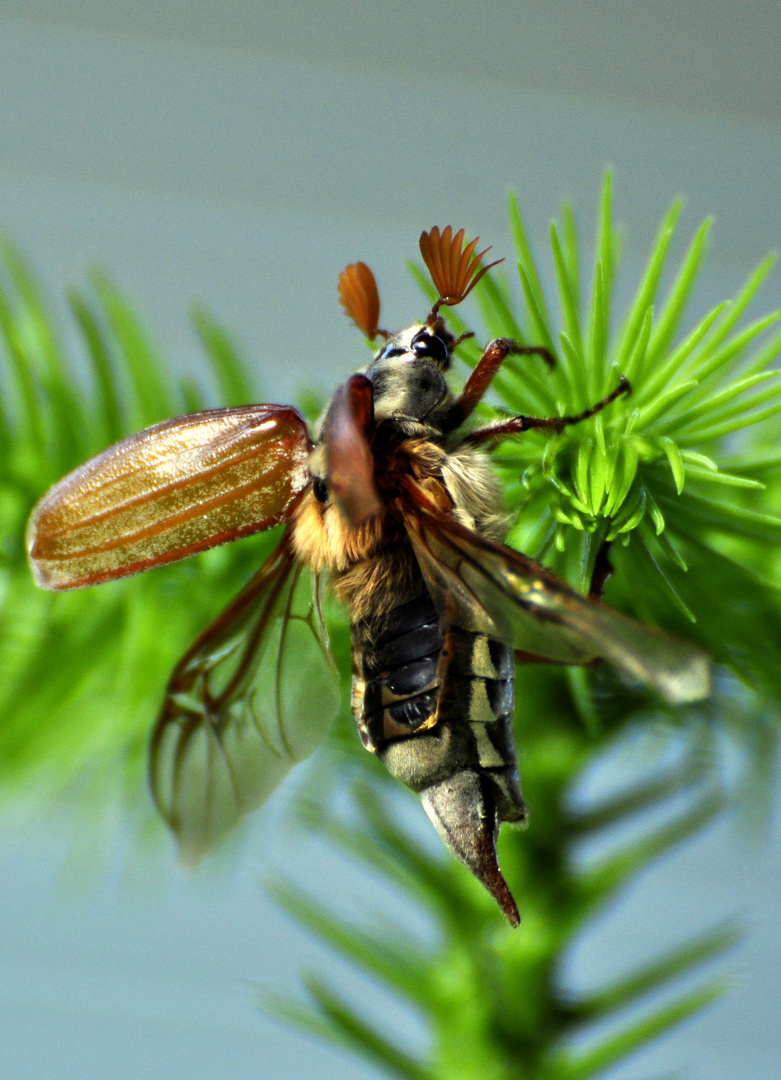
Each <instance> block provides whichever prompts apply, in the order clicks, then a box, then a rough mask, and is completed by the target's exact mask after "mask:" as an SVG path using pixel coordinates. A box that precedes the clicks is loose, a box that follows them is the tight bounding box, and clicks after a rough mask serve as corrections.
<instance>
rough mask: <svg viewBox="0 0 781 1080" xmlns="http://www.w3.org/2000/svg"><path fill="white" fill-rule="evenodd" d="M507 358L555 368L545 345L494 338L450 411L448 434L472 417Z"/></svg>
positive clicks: (551, 356) (554, 362)
mask: <svg viewBox="0 0 781 1080" xmlns="http://www.w3.org/2000/svg"><path fill="white" fill-rule="evenodd" d="M459 340H461V339H459ZM508 356H541V357H542V358H543V360H544V361H545V363H546V364H547V365H548V367H551V368H552V367H554V366H555V364H556V361H555V359H554V358H553V355H552V353H551V352H550V350H549V349H546V348H545V347H544V346H542V345H519V344H518V342H517V341H513V340H512V338H495V339H494V340H493V341H491V342H489V343H488V345H487V346H486V350H485V352H484V353H483V355H482V356H481V357H480V359H479V361H478V363H477V367H476V368H475V369H474V371H473V372H472V374H471V375H470V376H469V378H468V379H467V381H466V386H465V387H464V389H463V391H462V393H461V397H460V398H459V399H458V401H457V402H456V403H455V405H453V407H452V409H451V410H450V413H449V414H448V418H447V430H448V431H454V430H455V429H456V428H457V427H460V426H461V424H463V422H464V421H465V420H466V419H467V417H469V416H471V415H472V413H473V412H474V410H475V407H476V405H477V404H478V403H479V402H480V401H482V399H483V396H484V395H485V393H486V391H487V390H488V387H489V386H490V385H491V382H492V381H493V378H494V376H495V375H496V373H497V371H498V370H499V368H500V367H501V366H502V364H503V363H504V361H505V360H506V358H507V357H508Z"/></svg>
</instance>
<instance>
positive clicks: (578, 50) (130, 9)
mask: <svg viewBox="0 0 781 1080" xmlns="http://www.w3.org/2000/svg"><path fill="white" fill-rule="evenodd" d="M779 55H781V4H779V3H778V2H771V0H765V2H752V0H742V2H740V3H737V2H735V0H709V2H705V0H689V2H687V3H685V4H681V3H677V2H672V0H660V2H649V3H645V4H637V3H617V2H614V3H609V2H604V0H600V2H595V0H592V2H590V3H588V4H582V3H574V2H572V0H570V2H567V3H556V2H547V3H546V2H544V0H534V2H528V0H514V2H509V0H505V2H496V3H490V2H489V3H485V4H466V3H463V2H457V0H451V2H446V3H436V4H435V3H432V2H431V0H416V2H412V0H407V2H404V3H401V2H393V0H391V2H390V3H386V4H383V5H380V4H376V5H368V4H367V5H360V4H358V5H355V4H354V5H346V4H340V3H336V2H335V0H314V2H310V3H296V2H294V0H291V2H289V3H287V4H284V5H276V6H273V5H265V4H258V3H257V0H221V2H220V3H217V2H216V0H157V2H156V3H150V2H147V0H139V2H134V3H132V4H128V3H127V2H126V0H125V2H120V0H58V3H57V4H51V3H48V2H46V0H4V3H3V4H2V8H0V103H2V105H1V107H0V228H2V229H3V230H4V231H6V232H7V233H10V234H11V236H12V237H14V239H15V240H16V241H17V242H18V243H19V245H20V246H21V247H22V249H23V250H24V251H25V252H26V253H27V254H28V255H29V256H30V257H31V258H32V260H33V262H34V264H35V266H36V268H37V270H38V272H39V274H40V276H41V277H42V279H43V281H44V282H45V284H46V286H47V288H48V290H49V292H50V294H51V296H52V299H53V300H55V301H56V300H57V299H58V298H59V297H61V296H62V295H63V293H64V289H65V286H66V285H67V284H70V283H74V282H76V283H78V282H80V281H82V280H83V278H84V275H85V271H86V269H87V268H88V267H89V266H90V265H94V264H96V263H97V264H99V265H101V266H103V267H105V268H106V269H108V270H109V272H110V273H111V274H112V275H113V276H114V277H115V278H116V280H117V281H118V283H119V284H120V285H121V286H122V287H123V288H124V289H125V290H126V291H127V292H128V293H129V294H130V296H131V298H132V300H133V301H134V303H135V304H136V306H137V308H138V309H139V310H140V312H141V313H142V314H144V315H145V316H146V317H147V319H148V321H149V322H151V324H152V327H153V331H154V334H155V336H156V338H157V340H158V341H159V343H160V345H161V346H162V348H163V349H164V350H165V351H166V352H167V353H168V354H170V355H172V356H173V357H174V358H175V360H176V363H177V364H178V365H179V366H180V367H181V368H182V369H187V368H192V367H197V365H198V364H199V362H200V361H199V357H198V350H197V346H196V342H195V337H194V334H193V333H192V331H191V329H190V328H189V325H188V319H187V308H188V306H189V305H190V304H191V303H192V302H194V301H203V302H205V303H207V304H208V305H209V306H210V308H211V309H212V310H213V311H214V312H215V313H216V314H217V315H218V316H219V317H220V318H221V319H222V320H223V321H224V322H225V323H226V324H227V325H228V326H229V327H230V328H231V329H232V330H233V331H234V332H235V334H236V336H237V337H238V339H239V340H240V342H241V343H242V344H243V346H244V348H245V350H246V352H247V353H248V354H249V355H250V356H251V357H252V358H253V361H254V362H255V363H256V364H257V365H258V370H259V371H260V373H261V374H262V379H263V384H264V386H265V388H266V392H267V397H268V399H269V400H272V401H286V400H289V399H290V398H291V396H292V395H293V394H294V392H295V390H296V389H297V388H298V387H301V386H305V385H308V384H312V383H314V384H316V385H317V386H319V387H320V388H321V389H323V390H328V389H329V388H330V387H332V386H333V385H334V383H335V382H336V381H338V380H339V379H340V378H342V377H343V376H344V375H345V374H347V373H348V372H350V371H351V370H352V369H353V368H354V367H355V366H356V364H357V363H359V362H362V361H363V359H364V354H363V352H362V350H361V346H360V342H359V341H358V340H357V335H356V334H355V332H354V331H352V330H351V329H350V327H349V325H348V324H347V322H346V320H345V319H344V317H343V316H342V315H341V313H340V311H339V310H338V307H337V304H336V296H335V284H336V277H337V274H338V272H339V270H340V269H341V268H342V267H343V266H344V265H345V264H346V263H347V262H350V261H354V260H355V259H359V258H360V259H364V260H365V261H367V262H368V263H369V264H370V265H371V266H372V267H373V269H374V270H375V272H376V274H377V277H378V279H379V281H380V286H381V291H382V295H383V300H384V305H385V312H386V315H385V319H386V321H387V322H388V323H389V324H390V325H396V324H400V323H404V322H406V321H409V320H410V319H411V318H413V317H417V316H418V315H419V314H421V312H420V301H419V298H418V293H417V289H416V287H415V286H414V285H413V284H412V282H411V281H410V279H409V276H408V274H407V272H406V270H405V269H404V260H405V259H406V258H408V257H411V256H414V254H415V251H416V238H417V236H418V234H419V232H420V230H421V229H422V228H429V227H430V226H432V225H434V224H439V225H444V224H447V223H449V222H452V224H453V225H454V226H460V225H463V226H465V227H466V229H467V231H468V232H472V233H479V234H480V236H481V237H482V238H483V240H484V241H485V242H486V243H492V244H493V245H494V249H495V251H496V253H497V255H501V254H504V253H506V252H508V251H509V243H508V227H507V214H506V205H507V193H508V191H509V190H510V189H514V190H516V191H517V192H518V193H519V195H520V197H521V200H522V206H523V208H524V212H525V217H526V220H527V222H528V224H529V227H530V231H531V233H532V235H533V237H534V239H535V241H536V243H537V245H538V248H539V250H540V252H541V253H543V252H544V251H545V247H546V243H547V223H548V221H549V219H550V217H551V216H552V215H553V214H554V213H557V212H558V208H559V204H560V201H561V199H562V197H567V198H569V199H571V200H572V201H573V203H574V205H575V208H576V211H577V212H578V214H579V219H580V221H581V225H582V233H583V237H584V239H585V240H586V246H588V237H589V236H590V235H591V234H592V231H593V218H594V210H595V200H596V196H597V193H598V190H599V186H600V183H601V180H602V176H603V172H604V169H605V166H606V165H608V164H610V165H612V166H613V167H614V170H615V192H616V197H615V201H616V210H617V215H618V217H619V218H620V220H621V221H622V223H623V225H624V227H625V233H626V243H625V250H626V252H627V256H626V259H625V264H624V278H623V280H624V282H625V287H626V290H627V291H629V289H630V288H631V285H632V282H633V280H634V276H633V270H636V268H637V267H638V266H639V265H640V263H641V262H642V259H643V257H644V255H645V253H646V252H647V250H648V247H649V245H650V242H651V238H652V236H653V232H654V229H655V227H656V225H657V224H658V222H659V219H660V217H661V215H662V213H663V211H664V209H665V208H666V206H667V205H668V203H669V202H670V200H671V198H672V197H674V196H676V195H683V196H685V198H686V210H685V214H684V216H683V219H682V224H681V233H682V236H684V237H686V236H688V235H690V234H691V232H693V230H694V229H695V228H696V226H697V224H698V223H699V221H700V220H701V218H702V217H704V216H705V215H708V214H713V215H714V216H715V218H716V229H715V234H714V242H713V245H712V249H711V254H710V258H709V263H708V268H707V270H706V272H705V273H704V275H703V282H702V286H701V288H700V290H699V293H698V301H699V302H701V310H704V309H705V307H706V305H710V304H711V303H712V302H714V301H716V300H720V299H722V298H723V297H724V296H726V295H728V294H729V292H730V291H731V290H733V289H734V288H735V287H736V286H737V285H738V283H739V282H740V281H741V280H742V279H743V278H744V277H745V275H746V274H747V272H748V271H749V270H750V268H751V267H752V265H753V264H754V263H756V262H757V261H758V260H759V259H760V258H761V257H762V255H764V254H765V253H766V251H767V250H768V248H771V247H773V246H777V245H778V244H779V242H780V240H781V199H780V198H779V196H780V195H781V191H780V188H781V65H779V63H778V57H779ZM681 243H682V242H681ZM679 250H680V249H679ZM779 302H781V287H780V283H779V276H778V275H776V276H775V278H773V279H772V280H771V283H770V285H769V287H768V288H767V289H766V290H765V292H764V294H763V303H762V310H763V311H764V310H769V309H770V308H772V307H774V306H778V305H779ZM9 828H11V827H10V826H9ZM11 831H12V829H11ZM9 835H10V834H9ZM60 841H62V843H64V842H65V841H64V838H62V837H60V836H59V835H58V834H57V833H56V832H54V834H53V835H52V829H51V827H49V826H47V827H46V828H45V829H44V828H42V830H41V834H40V837H39V839H38V840H37V841H33V842H31V843H30V845H29V846H27V847H26V848H25V850H24V853H23V854H19V855H17V856H11V857H9V860H8V861H7V862H6V863H5V864H4V865H3V867H2V884H1V885H0V890H1V893H0V895H1V896H2V900H1V901H0V1074H2V1075H3V1076H8V1077H13V1078H14V1080H42V1078H48V1077H52V1078H56V1080H71V1078H73V1080H76V1078H79V1080H84V1078H88V1077H95V1078H101V1080H102V1078H104V1077H112V1080H114V1078H116V1080H125V1078H127V1080H131V1078H132V1080H137V1078H138V1077H141V1076H143V1077H144V1080H155V1078H156V1077H158V1076H159V1077H161V1078H162V1077H166V1078H167V1080H169V1078H176V1077H179V1076H181V1077H185V1076H186V1077H187V1078H188V1080H202V1078H203V1080H207V1078H208V1080H219V1078H222V1077H225V1078H226V1080H227V1078H228V1077H230V1080H244V1078H245V1077H246V1078H247V1080H249V1078H250V1077H253V1078H255V1077H257V1076H264V1077H266V1076H269V1077H271V1076H273V1077H277V1076H278V1077H284V1078H285V1080H297V1078H299V1077H300V1078H309V1077H315V1076H317V1077H321V1076H323V1075H333V1074H338V1075H339V1076H340V1077H342V1078H344V1080H349V1078H350V1077H353V1076H355V1077H358V1076H367V1075H371V1072H370V1070H367V1069H366V1068H365V1067H364V1066H363V1065H361V1064H359V1063H356V1062H354V1061H352V1059H349V1058H346V1057H343V1056H341V1055H338V1054H337V1053H336V1052H332V1051H329V1050H326V1049H323V1048H321V1047H320V1046H318V1045H316V1044H313V1043H309V1042H307V1041H305V1040H302V1039H300V1038H299V1037H298V1036H296V1035H294V1034H291V1033H289V1032H285V1031H283V1030H281V1029H277V1028H275V1027H274V1026H273V1025H271V1024H270V1023H268V1022H267V1021H265V1020H263V1019H262V1018H260V1017H259V1016H258V1015H257V1014H256V1012H255V1011H254V1008H253V1005H252V1000H251V998H252V995H251V988H250V983H252V982H255V981H262V980H266V981H272V982H273V981H275V980H278V979H282V980H283V981H284V980H287V982H286V983H285V985H286V986H287V987H288V988H289V989H291V990H292V989H293V988H294V987H295V981H296V980H295V972H296V970H297V968H298V966H299V963H300V962H306V960H307V957H308V955H309V953H310V950H311V945H310V943H309V942H308V941H307V939H306V938H304V937H303V936H302V935H300V934H298V933H297V931H295V929H294V928H292V927H291V926H290V925H289V923H288V922H287V921H286V920H285V919H283V918H282V917H281V916H279V915H278V914H276V913H275V912H274V909H273V908H272V907H271V905H270V904H269V903H268V902H267V901H266V900H265V898H264V897H263V894H262V892H261V890H260V888H259V887H258V884H257V878H258V876H259V873H260V871H261V870H262V867H261V866H259V865H258V860H257V857H255V858H254V859H253V856H252V854H251V852H250V854H248V856H247V858H246V859H245V860H238V861H237V862H236V863H235V865H234V864H232V865H233V869H230V870H225V871H223V873H222V876H221V877H220V878H219V880H218V881H210V879H209V872H208V871H206V876H205V878H197V879H193V878H186V877H182V876H181V875H180V873H179V871H178V870H177V869H176V867H175V866H174V865H173V858H171V860H170V863H165V864H164V865H159V864H158V865H156V866H155V867H154V868H151V869H150V871H149V872H150V874H154V875H156V878H157V884H156V886H155V887H154V889H152V890H151V891H152V893H153V895H152V896H149V895H146V896H145V899H144V900H143V901H141V900H140V899H139V897H138V895H136V893H134V891H133V890H132V889H131V890H128V889H123V888H121V887H119V886H118V885H115V884H113V883H112V882H113V879H111V878H110V879H109V883H108V885H107V886H106V888H105V889H101V890H99V894H98V895H96V896H95V897H93V898H87V897H83V898H82V899H81V900H79V901H78V902H75V903H70V906H68V904H64V903H63V901H62V898H61V897H59V896H58V894H57V890H56V888H55V887H54V879H55V876H56V875H55V866H56V864H57V863H58V856H57V853H58V852H59V850H60ZM8 843H9V844H11V840H10V839H9V841H8ZM743 843H744V841H741V840H740V839H739V838H738V839H736V838H735V837H734V836H733V837H732V838H731V839H730V836H729V835H727V834H725V831H724V830H723V829H722V830H718V831H714V832H713V833H711V834H710V835H709V836H707V837H705V838H703V839H702V840H701V841H698V842H697V843H696V844H694V845H692V846H691V847H690V848H689V849H688V850H687V851H686V852H684V853H681V854H680V855H678V856H676V858H675V859H674V860H670V861H669V862H668V863H667V864H665V865H664V866H662V867H660V868H659V869H658V870H655V871H654V873H653V874H651V875H648V876H647V877H646V878H645V879H644V880H643V881H642V882H641V883H640V884H639V885H638V886H636V888H635V889H634V890H633V894H632V896H631V897H630V899H629V902H628V904H627V905H626V907H625V908H622V910H621V911H616V912H615V913H614V914H613V915H612V916H611V921H610V922H609V923H607V922H606V923H605V924H604V925H603V926H602V927H601V928H600V929H599V931H598V932H596V933H595V935H594V937H593V940H592V941H591V942H590V943H587V944H585V945H584V947H583V949H582V950H581V952H580V953H579V955H578V957H577V958H576V960H575V965H576V967H577V968H578V971H579V972H581V969H582V971H583V972H586V973H588V971H594V970H595V969H596V968H597V967H598V965H600V964H602V963H604V962H606V958H607V961H608V962H612V961H611V960H610V958H611V957H613V958H615V957H616V956H618V955H620V954H622V953H624V952H626V950H629V949H632V948H634V947H636V946H637V945H638V942H642V941H645V942H646V943H648V942H649V941H651V940H658V939H659V938H660V937H661V938H663V939H664V940H668V939H669V940H670V941H672V940H675V939H676V934H675V933H673V931H676V932H678V931H679V932H680V933H681V934H682V933H683V932H684V931H685V930H686V929H687V928H694V927H702V926H704V925H708V922H709V920H706V921H703V920H704V914H703V912H704V909H705V908H706V906H707V911H708V914H709V915H713V916H714V917H715V916H717V915H721V914H728V913H730V912H732V911H734V910H736V909H738V908H740V909H742V910H743V911H744V912H747V913H748V915H749V918H750V920H751V921H753V922H755V923H756V928H755V933H754V936H753V937H752V939H751V941H750V943H749V945H748V946H747V947H746V948H745V949H744V950H743V951H742V952H741V953H740V954H739V955H738V959H737V963H738V964H739V965H740V966H741V968H742V970H743V971H744V975H743V977H742V979H741V981H740V983H739V985H738V987H737V989H736V990H735V992H734V993H733V997H732V998H731V1000H730V1001H729V1002H728V1003H726V1004H725V1005H720V1006H718V1007H717V1008H716V1009H714V1010H712V1011H711V1012H710V1013H708V1014H706V1015H704V1016H703V1017H702V1018H700V1019H698V1020H696V1021H695V1022H693V1023H692V1024H690V1025H688V1026H687V1027H686V1028H685V1029H683V1030H682V1031H681V1032H679V1033H676V1034H675V1035H674V1036H673V1037H671V1038H669V1039H667V1040H665V1041H664V1042H663V1043H662V1044H660V1045H659V1046H658V1047H655V1048H654V1049H653V1050H651V1051H649V1052H648V1053H647V1054H645V1055H644V1056H643V1058H642V1060H639V1059H638V1061H637V1062H634V1063H633V1064H632V1066H631V1067H630V1068H629V1069H628V1071H624V1072H622V1071H620V1070H619V1071H618V1072H616V1074H615V1076H616V1078H617V1080H618V1077H622V1078H623V1077H624V1076H626V1077H629V1076H636V1075H640V1074H642V1075H646V1074H649V1075H650V1074H654V1073H661V1072H664V1071H667V1070H672V1069H674V1068H677V1067H678V1066H690V1075H692V1076H693V1077H696V1078H698V1080H706V1078H707V1080H713V1078H719V1077H725V1078H727V1077H728V1078H729V1080H742V1078H744V1077H745V1078H746V1080H765V1078H767V1080H770V1078H771V1077H775V1076H776V1075H777V1062H778V1060H779V1057H781V1035H779V1030H778V1025H777V1023H776V1022H775V1020H774V1018H773V1016H772V1015H771V1014H773V1013H774V1012H775V1009H776V1008H777V1002H778V1000H779V997H780V996H781V995H780V994H779V991H781V986H779V971H781V955H780V954H779V942H778V939H777V936H776V932H775V922H776V921H777V917H778V907H777V900H776V897H777V896H778V894H779V891H780V890H779V887H778V886H779V883H781V877H779V874H780V873H781V867H779V861H778V856H777V854H774V855H773V856H772V857H771V856H769V855H768V854H767V853H766V852H765V853H759V854H756V855H751V854H746V853H745V851H744V852H742V853H741V854H740V855H739V854H738V848H739V847H740V845H741V844H743ZM771 850H772V844H771ZM310 855H311V858H312V859H313V861H314V866H315V867H316V868H317V869H316V873H317V880H318V881H319V882H322V883H325V884H323V885H322V887H323V888H324V889H325V888H326V887H328V888H332V889H333V890H334V892H335V893H338V890H339V888H340V887H342V882H343V877H344V874H343V871H342V869H341V868H340V869H338V870H337V869H335V868H334V867H333V864H332V862H331V861H329V857H328V855H327V854H326V853H325V852H323V851H321V850H320V849H319V848H317V847H316V846H314V847H313V849H312V852H311V853H310ZM300 869H302V868H300ZM140 876H141V877H143V876H144V875H143V874H141V875H140ZM329 883H330V884H329ZM148 891H149V890H147V889H146V887H145V892H148ZM318 955H320V954H319V953H318Z"/></svg>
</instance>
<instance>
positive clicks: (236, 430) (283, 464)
mask: <svg viewBox="0 0 781 1080" xmlns="http://www.w3.org/2000/svg"><path fill="white" fill-rule="evenodd" d="M311 449H312V443H311V440H310V438H309V434H308V432H307V428H306V424H305V422H304V420H303V418H302V417H301V416H300V415H299V413H298V412H297V411H296V410H295V409H294V408H292V407H290V406H281V405H249V406H246V407H244V408H234V409H210V410H208V411H207V412H202V413H194V414H192V415H191V416H181V417H177V418H176V419H174V420H167V421H165V422H164V423H162V424H155V425H154V427H150V428H147V429H146V430H145V431H141V432H139V433H138V434H137V435H131V436H130V437H129V438H127V439H124V440H123V441H122V442H119V443H117V444H116V445H115V446H112V447H110V448H109V449H108V450H106V451H104V452H103V453H102V454H99V455H98V456H97V457H94V458H92V459H91V460H90V461H88V462H87V463H86V464H85V465H82V466H81V467H80V468H78V469H76V470H75V471H74V472H72V473H69V475H68V476H66V477H65V478H64V479H63V480H61V481H60V482H59V483H58V484H56V485H55V486H54V487H53V488H52V489H51V490H50V491H49V492H48V493H47V494H46V495H45V496H44V497H43V499H41V501H40V502H39V503H38V505H37V507H36V508H35V510H34V511H33V514H32V516H31V518H30V524H29V526H28V533H27V540H28V550H29V552H30V561H31V563H32V567H33V572H34V574H35V578H36V581H37V582H38V584H39V585H41V586H43V587H44V588H46V589H75V588H79V587H81V586H83V585H95V584H97V583H98V582H101V581H108V580H110V579H112V578H117V577H123V576H125V575H126V574H133V573H136V572H137V571H139V570H145V569H148V568H150V567H153V566H159V565H161V564H163V563H167V562H172V561H173V560H175V559H182V558H184V557H185V556H187V555H192V554H193V553H195V552H196V551H203V550H205V549H206V548H210V547H214V546H216V545H217V544H222V543H225V542H227V541H228V540H235V539H237V538H238V537H240V536H247V535H249V534H250V533H255V532H260V531H262V530H263V529H268V528H270V527H271V526H272V525H275V524H277V522H279V521H283V520H286V518H287V517H288V516H289V513H290V511H291V508H292V506H293V505H294V503H295V499H296V496H297V495H298V494H299V493H300V492H301V491H302V490H303V488H304V487H305V486H306V484H307V483H308V481H309V474H308V469H307V461H308V458H309V454H310V451H311Z"/></svg>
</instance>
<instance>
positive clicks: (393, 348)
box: [378, 345, 407, 360]
mask: <svg viewBox="0 0 781 1080" xmlns="http://www.w3.org/2000/svg"><path fill="white" fill-rule="evenodd" d="M406 351H407V350H406V349H400V348H399V346H398V345H388V347H387V348H386V349H384V350H383V351H382V352H381V353H380V355H379V358H378V359H380V360H391V359H392V358H393V357H394V356H403V355H404V353H405V352H406Z"/></svg>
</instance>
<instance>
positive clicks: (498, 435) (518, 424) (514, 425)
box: [464, 368, 632, 446]
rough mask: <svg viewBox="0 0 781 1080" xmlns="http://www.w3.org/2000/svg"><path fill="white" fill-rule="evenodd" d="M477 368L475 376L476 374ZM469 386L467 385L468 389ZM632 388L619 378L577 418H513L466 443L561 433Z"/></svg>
mask: <svg viewBox="0 0 781 1080" xmlns="http://www.w3.org/2000/svg"><path fill="white" fill-rule="evenodd" d="M476 372H477V368H475V371H474V372H473V374H476ZM468 386H469V384H468V383H467V387H468ZM631 392H632V386H631V384H630V382H629V379H627V378H626V377H625V376H624V375H620V376H619V380H618V386H617V387H616V388H615V390H613V392H612V393H610V394H608V395H607V397H605V398H602V400H601V401H598V402H597V403H596V405H592V406H591V408H590V409H585V410H584V411H583V412H582V413H577V414H576V415H575V416H512V417H510V419H509V420H497V421H496V423H495V424H488V425H487V426H486V427H482V428H478V429H477V430H476V431H471V432H470V433H469V434H468V435H467V436H466V437H465V438H464V443H469V444H471V445H473V446H474V445H475V444H476V443H484V442H492V441H493V442H495V441H497V440H499V439H505V438H507V436H508V435H520V434H521V432H523V431H531V430H532V429H533V428H541V429H543V430H546V431H553V432H556V433H558V432H560V431H563V430H564V428H565V427H570V426H571V425H572V424H579V423H580V422H581V420H588V418H589V417H590V416H594V414H595V413H598V412H601V411H602V409H604V408H605V406H606V405H609V404H610V402H611V401H615V399H616V398H617V397H620V396H621V394H631Z"/></svg>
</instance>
